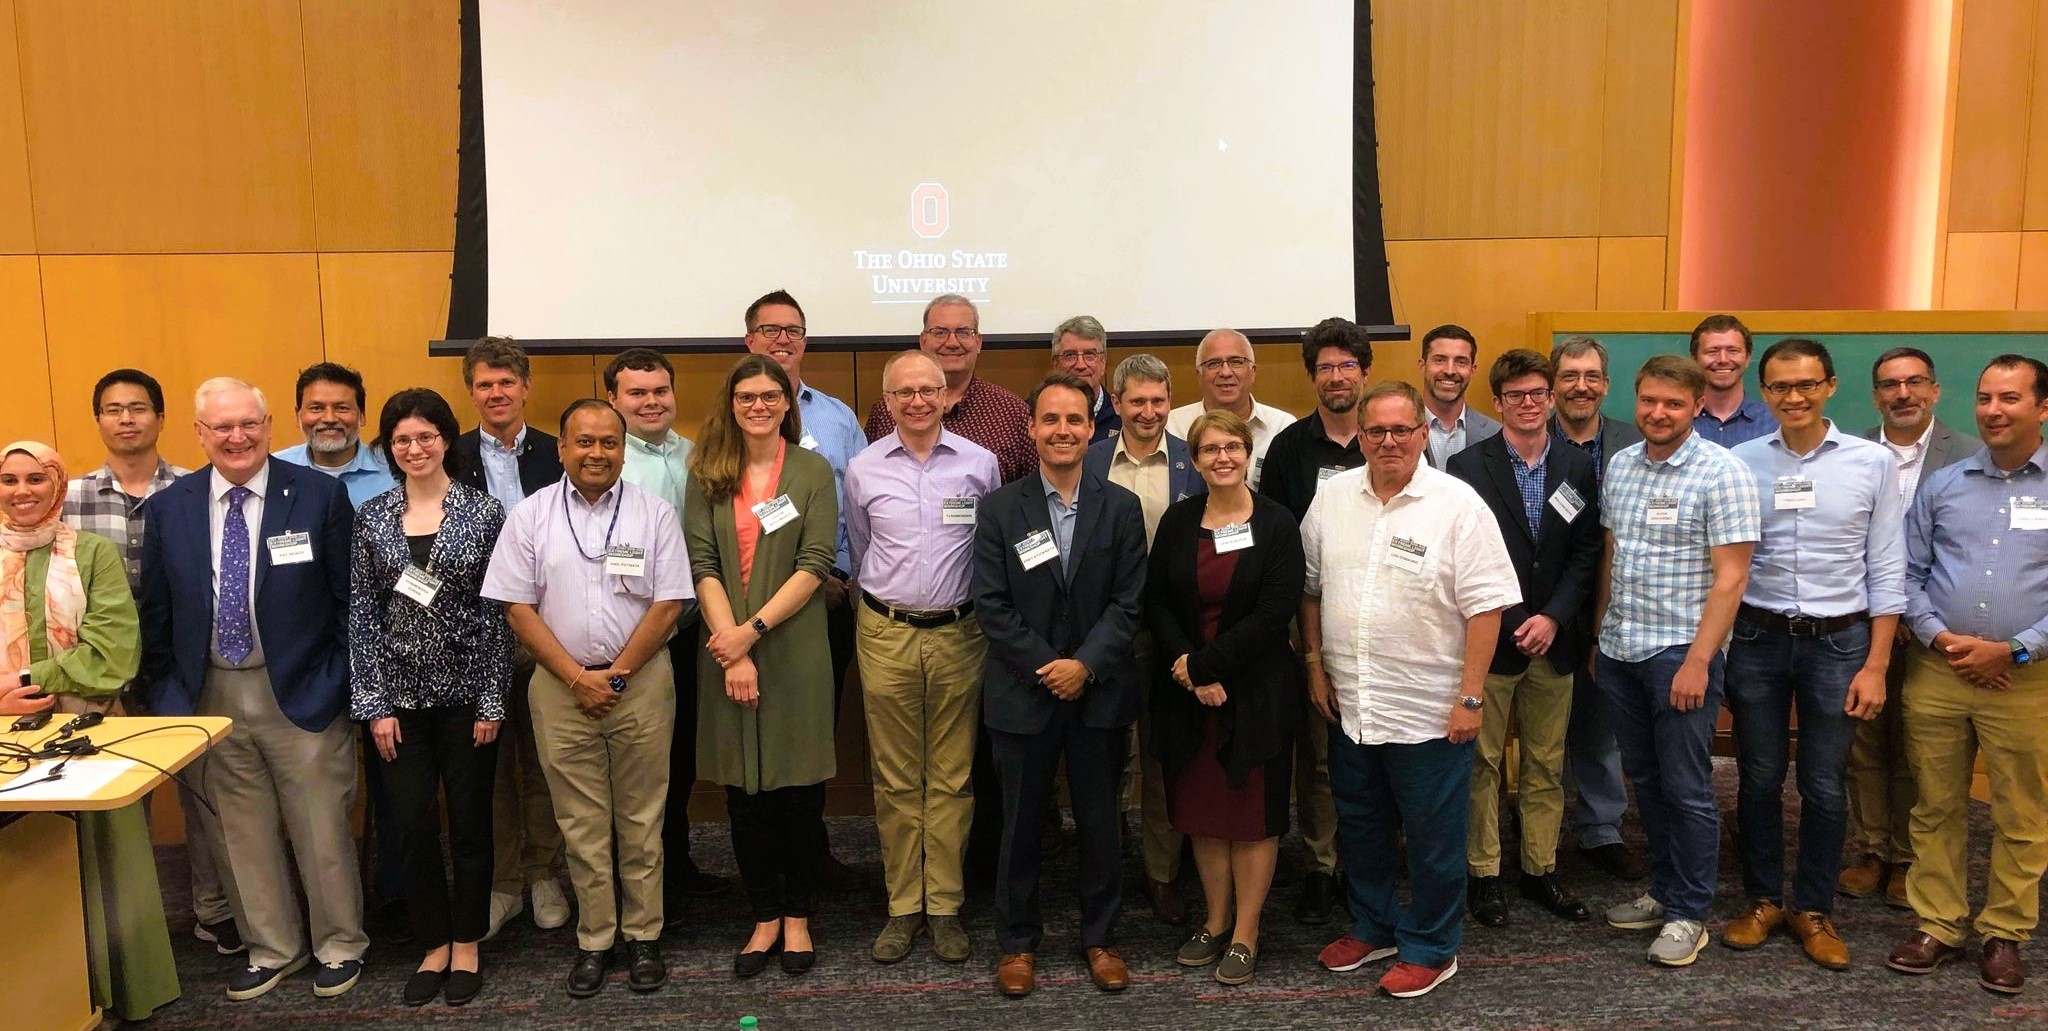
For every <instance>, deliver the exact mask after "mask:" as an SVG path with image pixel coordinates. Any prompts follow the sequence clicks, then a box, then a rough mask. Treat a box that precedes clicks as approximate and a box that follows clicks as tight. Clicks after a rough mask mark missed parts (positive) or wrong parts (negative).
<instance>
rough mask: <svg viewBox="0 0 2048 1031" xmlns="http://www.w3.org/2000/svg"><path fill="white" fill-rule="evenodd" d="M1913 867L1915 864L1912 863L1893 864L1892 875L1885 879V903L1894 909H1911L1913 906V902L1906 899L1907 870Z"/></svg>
mask: <svg viewBox="0 0 2048 1031" xmlns="http://www.w3.org/2000/svg"><path fill="white" fill-rule="evenodd" d="M1912 868H1913V864H1911V863H1893V864H1892V872H1891V876H1889V877H1886V878H1885V880H1884V904H1885V905H1887V906H1890V907H1892V908H1893V909H1906V910H1910V909H1912V908H1913V904H1912V903H1910V902H1907V901H1906V871H1908V870H1911V869H1912Z"/></svg>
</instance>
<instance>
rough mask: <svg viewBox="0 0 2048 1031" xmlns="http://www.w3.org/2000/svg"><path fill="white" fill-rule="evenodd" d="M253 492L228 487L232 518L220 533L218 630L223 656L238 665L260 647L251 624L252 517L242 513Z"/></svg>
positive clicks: (229, 509) (216, 629)
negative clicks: (250, 568) (252, 631)
mask: <svg viewBox="0 0 2048 1031" xmlns="http://www.w3.org/2000/svg"><path fill="white" fill-rule="evenodd" d="M253 496H254V495H253V494H252V493H251V492H250V490H249V488H247V487H233V488H230V489H229V490H228V518H227V523H226V524H225V525H224V526H223V527H222V529H221V534H220V614H219V616H218V617H217V619H216V621H215V626H214V633H215V634H216V636H217V637H218V638H219V641H220V657H221V658H223V659H226V660H227V661H228V664H229V665H235V666H238V665H241V663H242V660H243V659H246V658H248V657H249V653H250V652H251V651H253V650H255V647H256V641H255V636H254V635H253V634H252V633H251V632H250V628H249V521H248V520H247V519H245V518H243V517H242V502H244V501H247V500H249V499H250V498H251V497H253Z"/></svg>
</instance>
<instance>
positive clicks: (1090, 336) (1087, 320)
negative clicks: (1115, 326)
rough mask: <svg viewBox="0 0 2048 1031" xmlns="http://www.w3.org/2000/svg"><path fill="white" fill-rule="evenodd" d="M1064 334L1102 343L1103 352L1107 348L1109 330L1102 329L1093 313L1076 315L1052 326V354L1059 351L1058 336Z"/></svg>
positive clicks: (1063, 335)
mask: <svg viewBox="0 0 2048 1031" xmlns="http://www.w3.org/2000/svg"><path fill="white" fill-rule="evenodd" d="M1065 336H1076V337H1080V338H1081V339H1083V340H1093V341H1095V342H1096V343H1098V344H1101V345H1102V349H1103V351H1104V352H1107V351H1108V350H1109V330H1106V329H1103V328H1102V323H1101V322H1099V321H1097V320H1096V318H1095V316H1093V315H1076V316H1074V317H1073V318H1071V319H1068V320H1067V321H1065V322H1062V323H1060V324H1059V325H1057V326H1054V327H1053V330H1052V350H1053V353H1054V354H1058V353H1059V350H1060V338H1061V337H1065Z"/></svg>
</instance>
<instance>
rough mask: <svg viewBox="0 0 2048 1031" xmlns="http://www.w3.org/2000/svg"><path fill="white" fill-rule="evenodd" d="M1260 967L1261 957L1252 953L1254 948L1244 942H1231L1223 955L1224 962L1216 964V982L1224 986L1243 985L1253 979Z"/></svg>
mask: <svg viewBox="0 0 2048 1031" xmlns="http://www.w3.org/2000/svg"><path fill="white" fill-rule="evenodd" d="M1258 967H1259V957H1258V956H1256V955H1254V954H1253V953H1252V947H1251V946H1249V945H1246V944H1245V943H1243V942H1231V943H1230V948H1229V949H1228V950H1226V951H1225V952H1224V953H1223V961H1222V962H1220V963H1218V964H1216V980H1218V981H1220V982H1222V983H1224V984H1243V983H1245V982H1246V981H1249V980H1251V979H1252V972H1253V971H1255V970H1257V969H1258Z"/></svg>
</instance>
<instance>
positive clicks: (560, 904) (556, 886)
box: [531, 877, 569, 931]
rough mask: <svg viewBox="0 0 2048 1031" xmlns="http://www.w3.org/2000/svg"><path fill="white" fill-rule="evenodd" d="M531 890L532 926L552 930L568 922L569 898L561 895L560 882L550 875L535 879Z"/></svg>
mask: <svg viewBox="0 0 2048 1031" xmlns="http://www.w3.org/2000/svg"><path fill="white" fill-rule="evenodd" d="M531 890H532V892H533V926H535V927H538V928H540V929H541V930H543V931H552V930H554V929H555V928H557V927H560V926H562V925H563V924H566V923H568V922H569V900H568V899H567V898H564V897H563V895H562V885H561V882H559V881H557V880H555V879H554V878H552V877H550V878H548V879H547V880H544V881H535V882H533V884H532V886H531Z"/></svg>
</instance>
